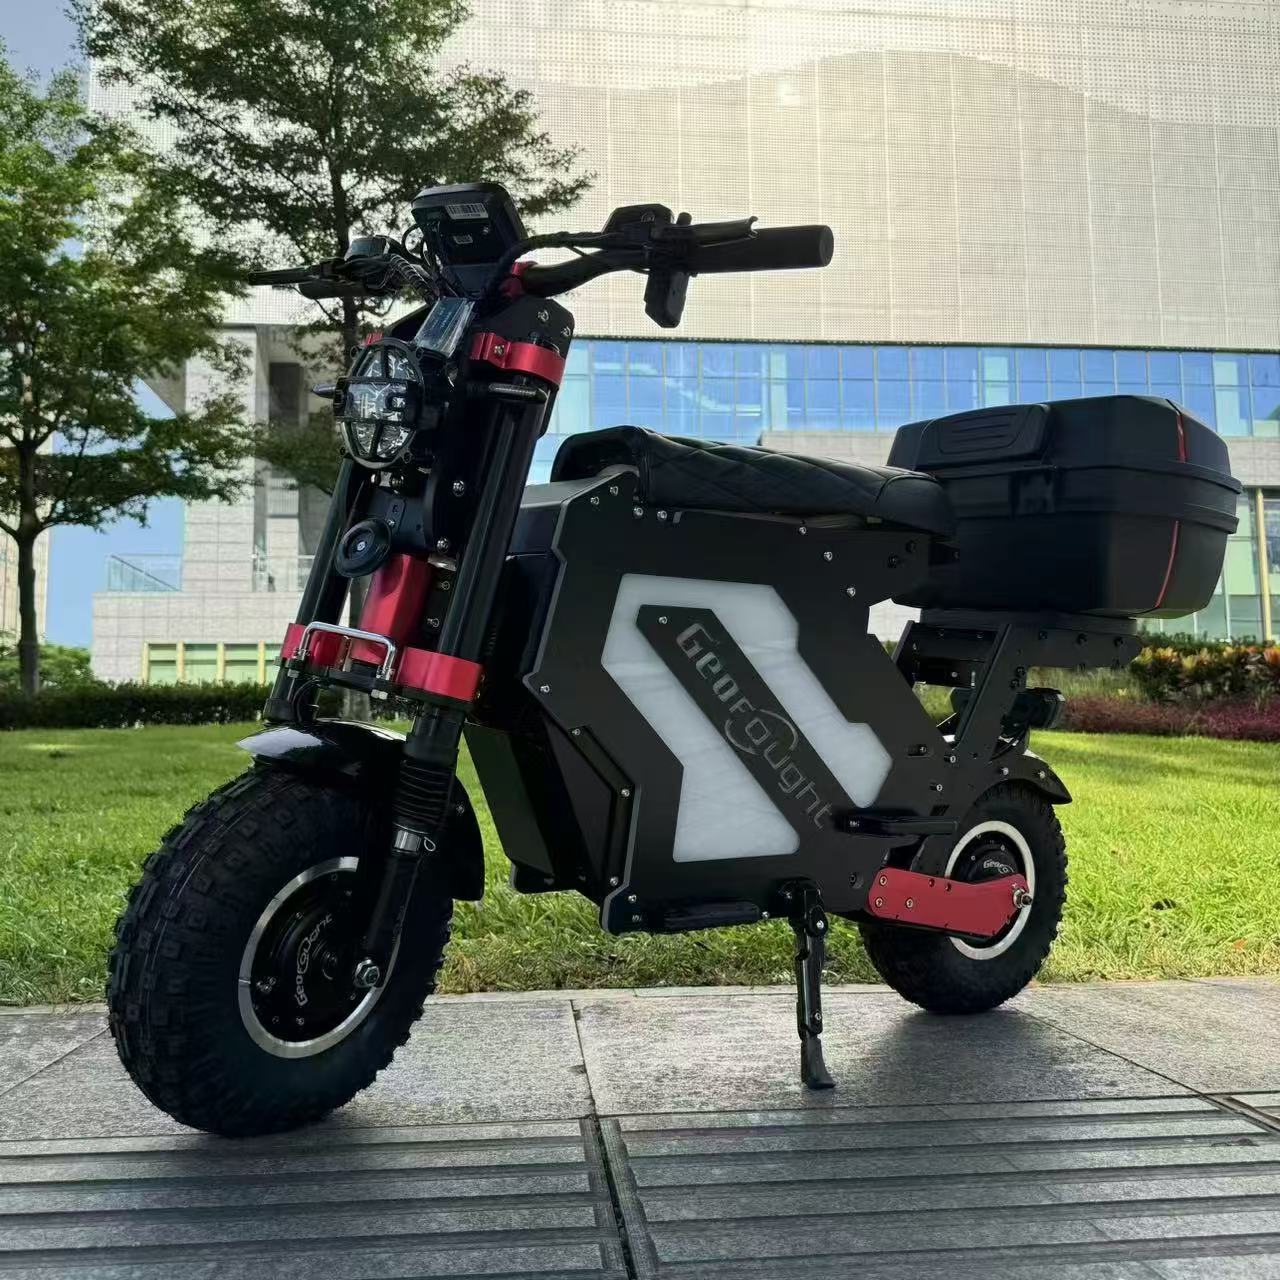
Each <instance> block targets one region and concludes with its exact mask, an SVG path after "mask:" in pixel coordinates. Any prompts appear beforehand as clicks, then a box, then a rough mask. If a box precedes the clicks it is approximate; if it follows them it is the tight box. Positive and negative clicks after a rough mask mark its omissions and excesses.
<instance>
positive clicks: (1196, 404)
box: [1182, 383, 1218, 427]
mask: <svg viewBox="0 0 1280 1280" xmlns="http://www.w3.org/2000/svg"><path fill="white" fill-rule="evenodd" d="M1182 403H1183V404H1184V405H1186V407H1187V408H1188V409H1190V410H1191V413H1192V415H1193V416H1194V417H1197V418H1199V419H1200V421H1201V422H1203V423H1204V424H1205V425H1206V426H1209V427H1213V426H1216V425H1217V422H1218V414H1217V411H1216V409H1215V408H1214V403H1213V388H1212V387H1204V386H1201V385H1199V384H1198V383H1190V384H1187V383H1183V386H1182Z"/></svg>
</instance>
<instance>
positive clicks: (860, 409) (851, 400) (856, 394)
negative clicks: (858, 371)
mask: <svg viewBox="0 0 1280 1280" xmlns="http://www.w3.org/2000/svg"><path fill="white" fill-rule="evenodd" d="M840 393H841V396H842V398H843V400H844V425H845V426H846V427H852V428H853V429H854V430H855V431H870V430H871V429H872V428H873V427H874V426H875V425H876V384H875V383H874V382H872V381H871V380H870V379H869V378H868V379H865V380H863V379H858V380H854V379H850V378H846V379H845V380H844V382H842V383H841V384H840Z"/></svg>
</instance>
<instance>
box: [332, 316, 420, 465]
mask: <svg viewBox="0 0 1280 1280" xmlns="http://www.w3.org/2000/svg"><path fill="white" fill-rule="evenodd" d="M422 385H423V382H422V374H421V371H420V369H419V368H418V362H417V360H416V359H415V358H414V355H413V353H412V351H410V350H409V349H408V348H407V347H406V346H404V344H403V343H400V342H396V341H395V340H394V339H391V338H384V339H381V340H380V341H378V342H376V343H374V344H373V345H372V346H370V347H367V348H366V349H365V351H364V352H363V353H362V354H361V357H360V359H359V361H358V362H357V364H356V367H355V369H354V370H353V371H352V374H351V377H350V378H348V379H347V382H346V387H345V391H344V394H343V398H342V403H341V405H340V406H339V408H338V414H337V417H338V421H339V423H340V424H341V426H342V430H343V434H344V435H345V437H346V441H347V448H348V449H350V451H351V453H352V455H353V456H354V457H356V458H357V459H358V460H359V461H361V462H363V463H365V465H366V466H385V465H386V464H387V463H390V462H393V461H395V459H396V458H397V457H399V455H400V454H401V452H402V451H403V450H404V448H405V446H406V445H407V444H408V443H409V440H410V438H411V437H412V435H413V432H414V428H415V426H416V425H417V419H418V412H419V408H420V405H421V393H422Z"/></svg>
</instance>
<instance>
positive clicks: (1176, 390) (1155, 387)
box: [1151, 382, 1182, 404]
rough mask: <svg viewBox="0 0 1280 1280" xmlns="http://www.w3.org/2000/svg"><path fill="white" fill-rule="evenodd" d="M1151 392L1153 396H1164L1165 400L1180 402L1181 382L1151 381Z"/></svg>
mask: <svg viewBox="0 0 1280 1280" xmlns="http://www.w3.org/2000/svg"><path fill="white" fill-rule="evenodd" d="M1151 394H1152V395H1153V396H1164V398H1165V399H1166V400H1172V401H1173V402H1174V403H1175V404H1181V403H1182V384H1181V383H1178V382H1153V383H1152V384H1151Z"/></svg>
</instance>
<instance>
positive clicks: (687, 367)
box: [667, 342, 698, 378]
mask: <svg viewBox="0 0 1280 1280" xmlns="http://www.w3.org/2000/svg"><path fill="white" fill-rule="evenodd" d="M697 376H698V348H697V347H696V346H695V345H694V344H693V343H692V342H673V343H671V344H670V345H669V346H668V347H667V377H668V378H696V377H697Z"/></svg>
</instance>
